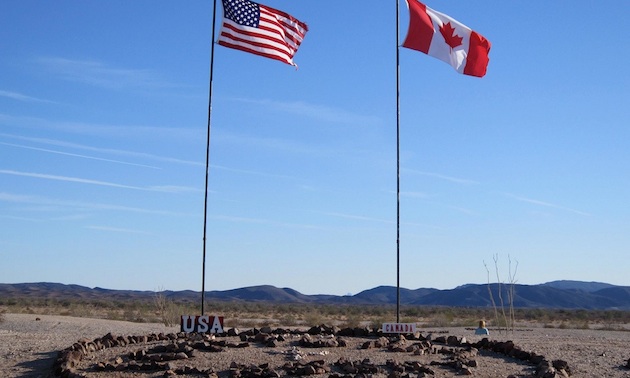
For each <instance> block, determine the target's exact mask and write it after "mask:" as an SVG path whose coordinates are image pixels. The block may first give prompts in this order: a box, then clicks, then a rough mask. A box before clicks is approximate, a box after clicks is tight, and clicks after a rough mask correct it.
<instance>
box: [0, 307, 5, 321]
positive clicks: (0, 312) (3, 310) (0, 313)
mask: <svg viewBox="0 0 630 378" xmlns="http://www.w3.org/2000/svg"><path fill="white" fill-rule="evenodd" d="M5 312H6V310H5V309H2V310H0V323H2V322H4V313H5Z"/></svg>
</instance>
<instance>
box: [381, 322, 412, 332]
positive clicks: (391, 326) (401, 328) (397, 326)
mask: <svg viewBox="0 0 630 378" xmlns="http://www.w3.org/2000/svg"><path fill="white" fill-rule="evenodd" d="M415 332H416V323H383V333H415Z"/></svg>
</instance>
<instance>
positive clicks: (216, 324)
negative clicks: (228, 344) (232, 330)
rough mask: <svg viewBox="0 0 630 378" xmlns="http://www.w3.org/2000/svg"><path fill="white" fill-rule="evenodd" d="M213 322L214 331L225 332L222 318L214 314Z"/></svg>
mask: <svg viewBox="0 0 630 378" xmlns="http://www.w3.org/2000/svg"><path fill="white" fill-rule="evenodd" d="M213 318H214V321H213V322H212V333H223V325H222V324H221V318H220V317H218V316H214V317H213Z"/></svg>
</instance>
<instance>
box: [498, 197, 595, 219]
mask: <svg viewBox="0 0 630 378" xmlns="http://www.w3.org/2000/svg"><path fill="white" fill-rule="evenodd" d="M503 195H505V196H506V197H509V198H512V199H515V200H517V201H521V202H527V203H531V204H533V205H537V206H544V207H549V208H553V209H558V210H564V211H568V212H571V213H575V214H579V215H585V216H590V215H591V214H589V213H586V212H584V211H580V210H576V209H572V208H570V207H565V206H560V205H556V204H553V203H549V202H544V201H539V200H536V199H531V198H526V197H521V196H517V195H515V194H511V193H503Z"/></svg>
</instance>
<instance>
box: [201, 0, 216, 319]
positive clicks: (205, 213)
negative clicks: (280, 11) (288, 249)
mask: <svg viewBox="0 0 630 378" xmlns="http://www.w3.org/2000/svg"><path fill="white" fill-rule="evenodd" d="M216 23H217V0H214V10H213V11H212V41H211V43H210V86H209V89H208V132H207V138H206V188H205V194H204V202H203V262H202V264H201V315H203V314H204V310H205V299H206V234H207V226H208V176H209V173H210V119H211V115H212V77H213V74H214V37H215V35H214V34H215V30H216Z"/></svg>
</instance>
